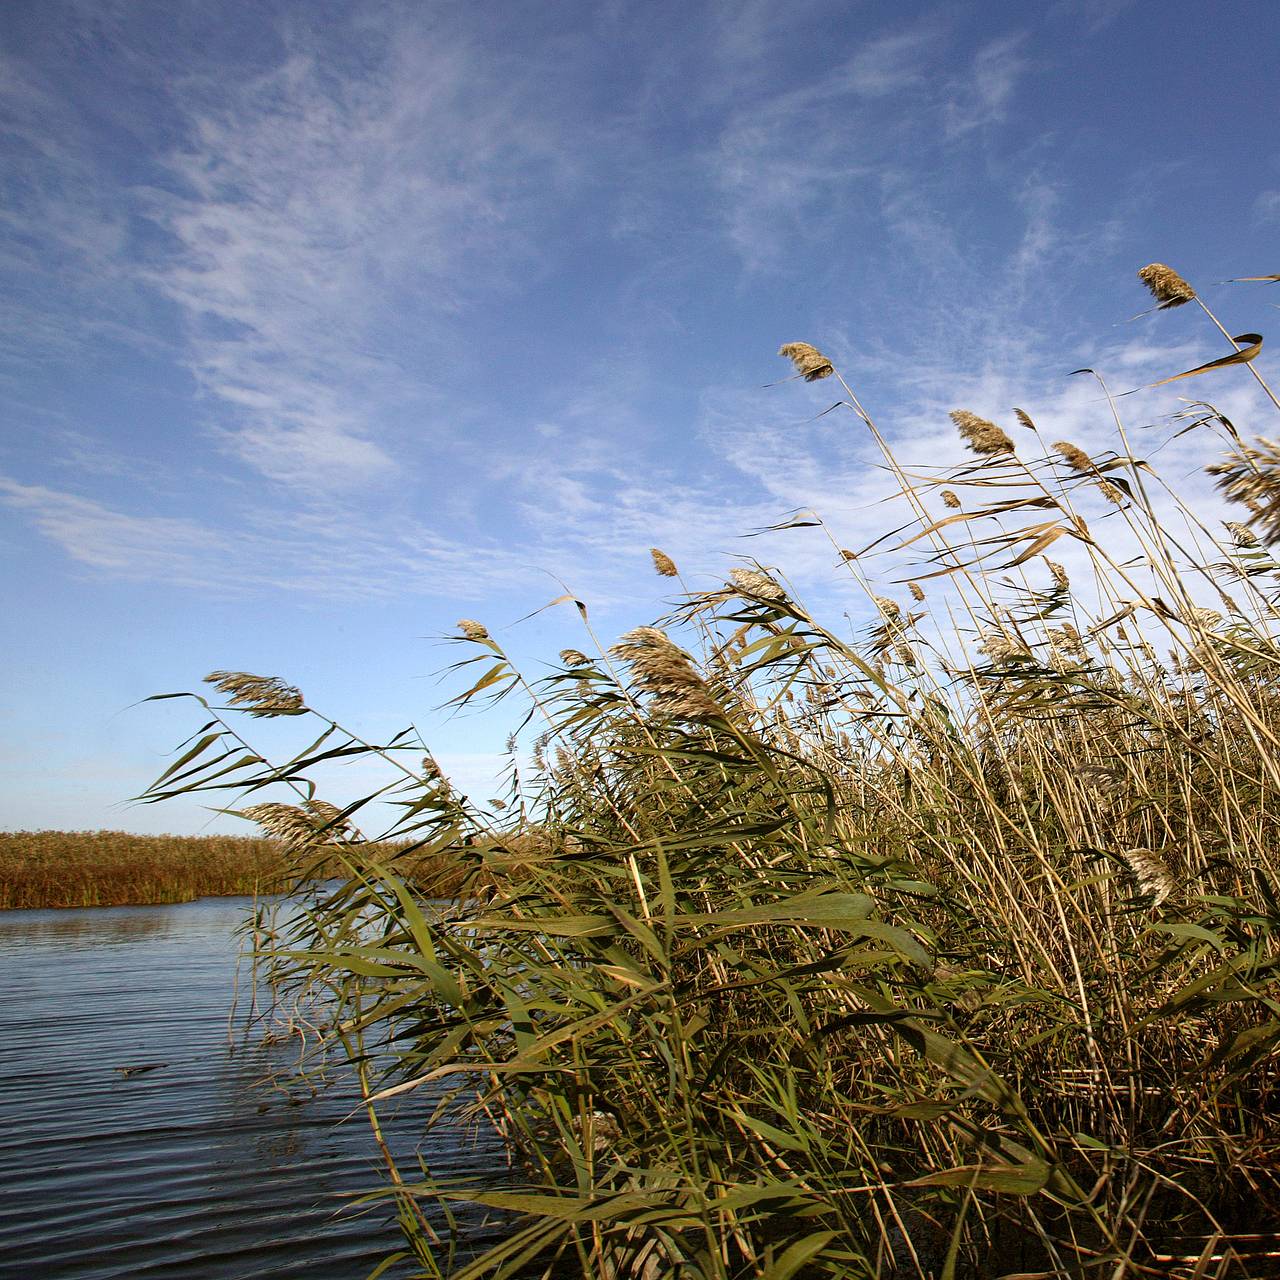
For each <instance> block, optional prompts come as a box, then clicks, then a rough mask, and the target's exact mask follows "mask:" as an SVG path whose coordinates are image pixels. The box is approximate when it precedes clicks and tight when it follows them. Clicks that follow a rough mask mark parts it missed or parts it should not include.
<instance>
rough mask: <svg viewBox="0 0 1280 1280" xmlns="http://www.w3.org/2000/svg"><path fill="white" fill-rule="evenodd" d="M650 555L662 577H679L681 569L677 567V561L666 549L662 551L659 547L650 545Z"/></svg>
mask: <svg viewBox="0 0 1280 1280" xmlns="http://www.w3.org/2000/svg"><path fill="white" fill-rule="evenodd" d="M649 555H650V556H651V557H652V558H653V567H654V569H655V570H656V571H657V573H658V575H659V576H660V577H663V578H678V577H679V576H680V570H679V569H677V568H676V562H675V561H674V560H673V559H672V558H671V557H670V556H669V555H667V553H666V552H665V551H660V550H658V548H657V547H650V548H649Z"/></svg>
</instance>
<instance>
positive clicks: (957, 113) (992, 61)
mask: <svg viewBox="0 0 1280 1280" xmlns="http://www.w3.org/2000/svg"><path fill="white" fill-rule="evenodd" d="M1026 45H1027V37H1026V34H1025V33H1024V32H1012V33H1010V34H1009V35H1005V36H1001V37H1000V38H999V39H997V40H992V41H989V42H988V43H987V44H984V45H983V46H982V48H980V49H979V50H978V51H977V53H976V54H974V57H973V61H972V63H971V64H970V67H969V69H968V70H967V72H966V73H965V74H963V75H961V76H957V77H955V78H954V79H953V80H952V82H951V87H950V91H949V94H948V99H947V103H946V106H945V109H944V111H943V122H944V126H945V129H946V132H947V136H948V137H950V138H958V137H961V136H962V135H964V134H966V133H970V132H972V131H973V130H975V129H981V128H984V127H986V126H988V125H993V124H998V123H1000V121H1002V120H1003V119H1004V118H1005V115H1006V114H1007V112H1008V109H1009V105H1010V103H1011V101H1012V99H1013V95H1014V91H1015V90H1016V89H1017V87H1018V82H1019V81H1020V80H1021V79H1022V77H1023V76H1024V75H1025V74H1026V72H1027V71H1028V70H1029V69H1030V61H1029V59H1028V57H1027V54H1026Z"/></svg>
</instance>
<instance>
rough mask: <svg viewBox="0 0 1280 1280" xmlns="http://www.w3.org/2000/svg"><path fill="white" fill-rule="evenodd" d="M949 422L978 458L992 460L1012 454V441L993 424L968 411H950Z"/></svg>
mask: <svg viewBox="0 0 1280 1280" xmlns="http://www.w3.org/2000/svg"><path fill="white" fill-rule="evenodd" d="M951 421H952V422H954V423H955V424H956V427H957V429H958V430H959V432H960V435H961V438H962V439H963V440H964V442H965V443H966V444H967V445H968V446H969V448H970V449H972V450H973V451H974V453H976V454H978V455H979V456H980V457H984V458H994V457H998V456H999V455H1000V454H1002V453H1012V452H1013V441H1012V440H1010V439H1009V437H1008V436H1007V435H1005V433H1004V432H1003V431H1001V429H1000V428H999V427H997V426H996V424H995V423H994V422H989V421H988V420H987V419H986V418H980V417H978V415H977V414H976V413H970V412H969V410H968V409H952V410H951Z"/></svg>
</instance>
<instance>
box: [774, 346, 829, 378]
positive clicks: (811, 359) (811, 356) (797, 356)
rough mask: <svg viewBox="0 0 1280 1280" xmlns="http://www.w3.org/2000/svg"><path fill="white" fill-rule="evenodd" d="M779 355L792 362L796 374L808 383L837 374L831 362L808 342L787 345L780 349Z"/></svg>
mask: <svg viewBox="0 0 1280 1280" xmlns="http://www.w3.org/2000/svg"><path fill="white" fill-rule="evenodd" d="M778 354H779V355H780V356H785V357H786V359H788V360H790V361H791V363H792V364H793V365H795V367H796V373H798V374H799V375H800V376H801V377H803V378H804V380H805V381H806V382H817V381H818V379H819V378H829V377H831V375H832V374H833V373H835V369H834V368H832V365H831V361H830V360H828V359H827V357H826V356H824V355H823V354H822V352H821V351H819V350H818V349H817V347H811V346H810V345H809V344H808V343H807V342H788V343H785V344H784V345H783V346H781V347H779V348H778Z"/></svg>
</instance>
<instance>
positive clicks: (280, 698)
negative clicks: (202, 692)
mask: <svg viewBox="0 0 1280 1280" xmlns="http://www.w3.org/2000/svg"><path fill="white" fill-rule="evenodd" d="M204 679H205V683H206V684H211V685H213V687H214V688H215V689H217V690H218V692H219V693H226V694H229V695H230V697H229V699H228V701H229V703H230V705H231V706H233V707H242V708H244V709H245V710H247V711H248V713H249V714H250V715H251V716H254V717H255V718H260V719H267V718H270V717H271V716H300V715H303V714H304V713H305V712H306V710H307V707H306V704H305V703H304V702H303V700H302V694H301V693H300V692H299V691H298V690H297V689H295V688H294V687H293V685H290V684H285V682H284V681H283V680H281V679H280V678H279V676H254V675H250V674H249V673H248V672H245V671H211V672H210V673H209V674H208V675H207V676H205V678H204Z"/></svg>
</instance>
